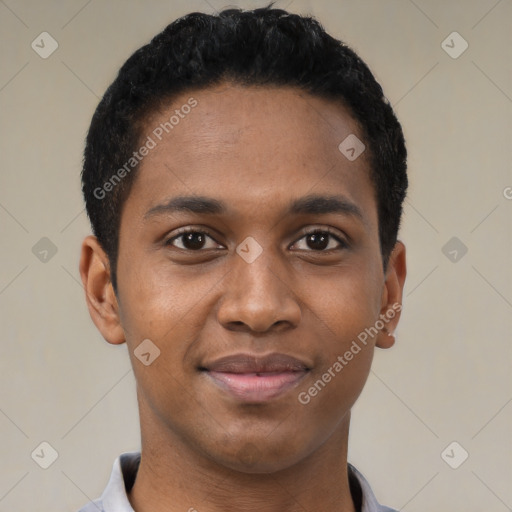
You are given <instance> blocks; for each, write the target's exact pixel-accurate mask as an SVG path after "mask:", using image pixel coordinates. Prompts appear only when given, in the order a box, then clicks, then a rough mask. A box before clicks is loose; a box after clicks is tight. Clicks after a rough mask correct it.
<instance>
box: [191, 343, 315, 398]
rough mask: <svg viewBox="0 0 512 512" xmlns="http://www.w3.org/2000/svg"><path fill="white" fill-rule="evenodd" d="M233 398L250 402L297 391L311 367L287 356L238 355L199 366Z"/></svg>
mask: <svg viewBox="0 0 512 512" xmlns="http://www.w3.org/2000/svg"><path fill="white" fill-rule="evenodd" d="M199 370H200V371H202V372H204V373H205V374H206V375H207V376H208V378H210V379H211V381H212V382H213V383H214V384H215V385H216V386H217V387H218V388H220V389H221V390H222V391H224V392H225V393H227V394H229V395H230V396H231V397H233V398H235V399H237V400H239V401H243V402H248V403H263V402H268V401H270V400H273V399H275V398H277V397H279V396H281V395H283V394H284V393H286V392H287V391H289V390H291V389H293V388H295V387H296V386H297V385H298V384H299V383H300V381H301V380H302V379H303V378H304V377H305V376H306V375H307V373H308V372H309V371H310V370H311V368H310V367H309V366H308V365H307V364H306V363H305V362H303V361H300V360H299V359H296V358H294V357H291V356H288V355H285V354H276V353H274V354H269V355H267V356H264V357H261V356H260V357H258V356H254V355H251V354H235V355H231V356H227V357H223V358H220V359H217V360H215V361H213V362H212V363H209V364H206V365H204V366H202V367H199Z"/></svg>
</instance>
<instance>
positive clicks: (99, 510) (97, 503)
mask: <svg viewBox="0 0 512 512" xmlns="http://www.w3.org/2000/svg"><path fill="white" fill-rule="evenodd" d="M77 512H104V509H103V504H102V500H101V499H99V500H94V501H90V502H89V503H87V505H85V507H82V508H81V509H80V510H78V511H77Z"/></svg>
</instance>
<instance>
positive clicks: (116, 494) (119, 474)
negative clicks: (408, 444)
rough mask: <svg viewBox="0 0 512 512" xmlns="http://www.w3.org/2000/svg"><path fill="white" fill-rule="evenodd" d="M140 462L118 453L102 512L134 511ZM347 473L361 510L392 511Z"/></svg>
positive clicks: (351, 468)
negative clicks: (357, 490)
mask: <svg viewBox="0 0 512 512" xmlns="http://www.w3.org/2000/svg"><path fill="white" fill-rule="evenodd" d="M139 462H140V452H128V453H123V454H122V455H120V456H119V457H118V458H117V459H116V460H115V462H114V466H113V468H112V474H111V476H110V480H109V482H108V484H107V487H106V488H105V491H104V492H103V494H102V496H101V503H102V506H103V511H104V512H134V510H133V508H132V506H131V505H130V501H129V500H128V495H127V489H128V490H129V489H131V487H132V485H133V482H134V481H135V476H136V474H137V470H138V467H139ZM348 468H349V473H350V474H351V475H352V476H353V477H355V480H357V483H358V484H359V486H360V488H361V494H362V509H361V512H393V510H392V509H390V508H387V507H383V506H382V505H379V503H378V502H377V499H376V498H375V495H374V494H373V491H372V489H371V487H370V484H369V483H368V482H367V480H366V479H365V477H364V476H363V475H362V474H361V473H360V472H359V471H358V470H357V469H356V468H355V467H354V466H352V465H351V464H349V465H348Z"/></svg>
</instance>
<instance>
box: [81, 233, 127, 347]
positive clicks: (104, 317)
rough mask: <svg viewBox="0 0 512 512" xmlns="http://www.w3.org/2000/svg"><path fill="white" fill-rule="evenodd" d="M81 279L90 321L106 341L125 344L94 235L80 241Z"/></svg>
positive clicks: (102, 255) (107, 268) (106, 267)
mask: <svg viewBox="0 0 512 512" xmlns="http://www.w3.org/2000/svg"><path fill="white" fill-rule="evenodd" d="M80 276H81V278H82V283H83V286H84V290H85V300H86V302H87V307H88V309H89V314H90V315H91V319H92V321H93V322H94V324H95V325H96V327H97V328H98V330H99V331H100V332H101V334H102V335H103V337H104V338H105V340H106V341H108V342H109V343H112V344H121V343H124V342H125V341H126V339H125V334H124V331H123V328H122V327H121V323H120V315H119V305H118V302H117V298H116V296H115V293H114V289H113V287H112V282H111V279H110V264H109V261H108V256H107V255H106V253H105V251H104V250H103V248H102V247H101V245H100V243H99V242H98V239H97V238H96V237H95V236H92V235H91V236H88V237H86V238H85V239H84V241H83V242H82V251H81V256H80Z"/></svg>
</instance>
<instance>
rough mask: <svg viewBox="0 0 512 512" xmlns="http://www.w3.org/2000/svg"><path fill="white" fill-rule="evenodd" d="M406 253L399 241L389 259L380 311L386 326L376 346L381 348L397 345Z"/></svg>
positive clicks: (381, 331) (379, 335)
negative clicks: (396, 332) (397, 328)
mask: <svg viewBox="0 0 512 512" xmlns="http://www.w3.org/2000/svg"><path fill="white" fill-rule="evenodd" d="M405 252H406V251H405V245H404V244H403V243H402V242H400V241H397V243H396V244H395V247H394V248H393V251H392V252H391V255H390V258H389V262H388V268H387V272H386V278H385V282H384V289H383V291H382V302H381V310H380V319H381V321H382V322H383V323H384V324H385V325H384V327H383V328H382V329H381V330H380V332H379V334H378V336H377V341H376V346H377V347H379V348H390V347H392V346H393V345H394V343H395V336H394V332H395V329H396V327H397V325H398V321H399V320H400V314H401V311H402V295H403V289H404V284H405V277H406V274H407V266H406V259H405Z"/></svg>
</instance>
